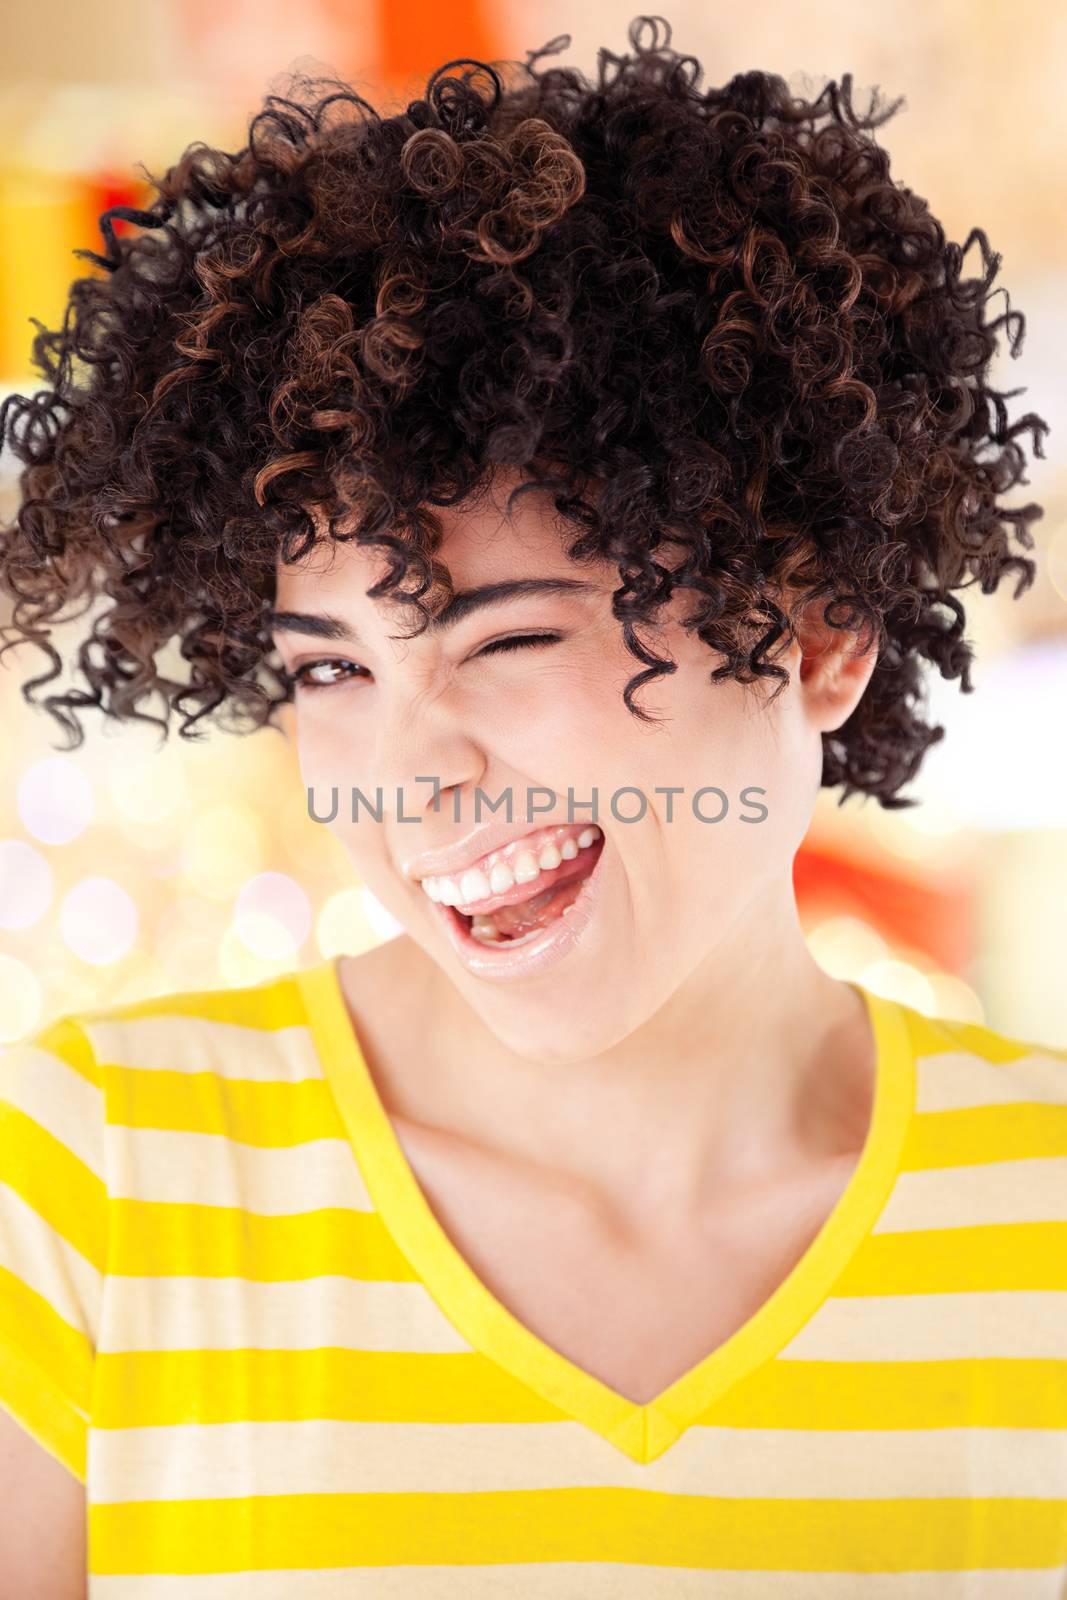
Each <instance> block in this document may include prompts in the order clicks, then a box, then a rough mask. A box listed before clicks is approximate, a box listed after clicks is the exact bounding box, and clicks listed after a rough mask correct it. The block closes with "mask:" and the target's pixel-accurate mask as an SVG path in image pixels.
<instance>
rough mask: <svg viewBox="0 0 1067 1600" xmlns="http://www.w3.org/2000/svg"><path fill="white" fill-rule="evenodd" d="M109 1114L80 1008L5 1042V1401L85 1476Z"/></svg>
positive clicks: (0, 1383) (0, 1344) (0, 1267)
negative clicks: (78, 1013)
mask: <svg viewBox="0 0 1067 1600" xmlns="http://www.w3.org/2000/svg"><path fill="white" fill-rule="evenodd" d="M105 1125H106V1114H105V1099H104V1090H103V1075H102V1073H101V1070H100V1067H99V1065H98V1063H97V1061H96V1057H95V1055H94V1053H93V1049H92V1046H91V1043H90V1041H89V1038H88V1036H87V1035H86V1033H85V1032H84V1030H83V1028H82V1027H81V1026H80V1025H79V1023H78V1022H77V1020H76V1019H74V1018H73V1017H70V1016H64V1017H60V1018H59V1019H58V1020H57V1021H55V1022H52V1023H50V1024H49V1025H48V1026H47V1027H45V1028H42V1029H41V1030H40V1031H39V1032H38V1033H36V1034H34V1035H33V1036H32V1037H30V1038H28V1039H26V1040H23V1041H21V1042H19V1043H16V1044H11V1045H8V1046H6V1047H4V1048H0V1406H2V1407H3V1408H4V1409H5V1410H6V1411H8V1412H9V1413H10V1414H11V1416H12V1417H13V1418H14V1419H15V1421H16V1422H18V1423H19V1424H20V1425H21V1426H22V1427H23V1428H24V1429H26V1431H27V1432H28V1433H29V1434H31V1435H32V1436H33V1438H34V1439H36V1440H37V1442H38V1443H39V1444H41V1445H43V1446H44V1448H45V1449H46V1450H48V1451H50V1452H51V1454H52V1455H53V1456H55V1457H56V1458H57V1459H58V1460H60V1461H62V1462H63V1464H64V1465H65V1466H66V1467H67V1468H69V1470H70V1471H71V1472H72V1473H74V1475H75V1476H76V1477H77V1478H80V1479H81V1481H82V1482H83V1483H84V1482H85V1476H86V1442H87V1437H88V1427H89V1414H90V1405H91V1393H92V1379H93V1364H94V1361H95V1353H96V1345H97V1329H98V1320H99V1314H100V1306H101V1299H102V1291H103V1285H104V1275H105V1270H106V1264H107V1233H108V1199H107V1186H106V1180H105V1166H104V1152H105V1138H104V1135H105Z"/></svg>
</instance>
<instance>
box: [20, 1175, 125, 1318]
mask: <svg viewBox="0 0 1067 1600" xmlns="http://www.w3.org/2000/svg"><path fill="white" fill-rule="evenodd" d="M0 1266H4V1267H6V1268H7V1269H8V1271H9V1272H13V1273H14V1274H15V1276H16V1278H21V1279H22V1281H23V1283H25V1284H27V1285H28V1286H29V1287H30V1288H31V1289H35V1290H36V1292H37V1293H38V1294H39V1295H43V1296H44V1298H45V1299H46V1300H47V1301H48V1302H49V1304H50V1305H51V1306H53V1307H54V1309H55V1310H56V1311H58V1313H59V1315H60V1316H61V1317H64V1318H65V1319H66V1321H67V1322H70V1323H72V1324H73V1325H74V1327H76V1328H78V1329H79V1330H80V1331H81V1332H82V1333H90V1332H91V1330H90V1329H89V1328H87V1327H86V1325H85V1324H86V1311H83V1309H82V1308H83V1307H84V1308H88V1309H89V1310H91V1311H95V1308H96V1307H97V1306H98V1305H99V1303H100V1294H101V1290H102V1288H103V1278H102V1276H101V1274H100V1273H99V1272H97V1270H96V1268H95V1267H94V1266H93V1264H92V1262H91V1261H87V1260H86V1259H85V1257H84V1256H83V1255H82V1253H81V1251H80V1250H76V1249H75V1248H74V1246H73V1245H72V1244H68V1243H67V1241H66V1239H64V1238H63V1236H62V1234H59V1233H57V1232H56V1231H55V1229H54V1228H53V1227H51V1226H50V1224H49V1223H47V1222H45V1220H44V1218H43V1217H41V1216H39V1215H38V1213H37V1212H36V1211H34V1209H33V1207H32V1206H29V1205H27V1204H26V1202H25V1200H23V1198H22V1196H21V1195H19V1194H16V1193H15V1191H14V1189H12V1188H11V1187H10V1185H9V1184H7V1183H5V1182H4V1181H3V1179H2V1178H0Z"/></svg>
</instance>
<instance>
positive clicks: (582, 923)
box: [427, 833, 607, 983]
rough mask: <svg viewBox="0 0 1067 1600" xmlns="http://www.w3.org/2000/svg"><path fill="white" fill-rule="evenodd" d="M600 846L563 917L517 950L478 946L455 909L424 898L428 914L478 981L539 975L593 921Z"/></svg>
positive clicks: (603, 846)
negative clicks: (591, 866) (594, 861)
mask: <svg viewBox="0 0 1067 1600" xmlns="http://www.w3.org/2000/svg"><path fill="white" fill-rule="evenodd" d="M601 837H602V841H603V842H602V843H601V846H600V849H599V852H598V855H597V859H596V863H595V865H594V867H593V870H592V872H591V873H590V874H589V876H588V877H587V878H585V879H584V880H583V882H582V886H581V888H580V889H579V891H578V894H577V896H576V898H575V900H574V902H573V904H572V905H571V906H570V908H569V909H568V911H567V912H566V914H565V915H561V916H559V917H556V918H555V920H554V921H553V922H552V923H550V924H549V926H548V927H547V928H545V930H544V931H543V933H541V934H540V935H539V936H538V938H536V939H531V940H530V942H529V944H523V945H520V946H519V948H518V949H517V950H513V951H512V952H510V953H509V952H508V951H507V950H505V949H494V948H493V946H492V945H488V944H479V943H478V941H477V940H476V939H473V938H471V936H470V934H469V933H467V932H466V930H465V928H464V927H463V924H462V923H461V921H460V918H459V914H458V912H456V911H455V909H454V907H452V906H446V905H442V904H441V903H440V902H439V901H436V900H429V899H427V905H428V906H429V908H430V912H431V914H432V915H433V916H434V917H435V918H436V919H437V920H438V921H440V922H441V923H442V924H443V926H444V930H445V933H446V935H447V937H448V941H449V943H450V945H451V946H452V949H453V950H454V951H455V953H456V956H457V957H458V958H459V960H460V962H461V963H462V964H463V966H464V967H465V968H466V969H467V971H468V972H470V973H473V974H474V976H475V977H477V978H488V979H490V980H491V981H493V982H498V983H507V982H516V981H518V980H520V979H523V978H531V977H535V976H540V974H541V973H544V972H547V971H549V970H550V969H551V968H552V967H555V966H558V964H559V963H560V962H561V961H563V960H564V959H565V957H566V956H568V955H569V954H570V953H571V951H572V950H573V949H574V948H575V946H576V945H577V944H578V942H579V940H580V939H581V937H582V935H583V933H584V932H585V930H586V928H587V927H588V926H589V923H590V921H591V920H592V917H593V914H594V912H595V911H596V908H597V905H598V903H599V900H600V886H601V880H602V878H603V876H604V874H603V872H602V870H601V869H602V866H603V861H604V855H605V852H606V850H607V839H606V838H604V837H603V833H602V835H601Z"/></svg>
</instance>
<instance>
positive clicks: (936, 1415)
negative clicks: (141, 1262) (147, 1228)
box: [95, 1346, 1067, 1429]
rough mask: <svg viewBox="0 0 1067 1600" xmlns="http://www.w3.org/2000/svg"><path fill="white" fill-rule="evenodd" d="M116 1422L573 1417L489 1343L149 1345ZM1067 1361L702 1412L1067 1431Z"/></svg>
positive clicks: (759, 1378) (976, 1364) (105, 1403)
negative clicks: (483, 1347) (447, 1346)
mask: <svg viewBox="0 0 1067 1600" xmlns="http://www.w3.org/2000/svg"><path fill="white" fill-rule="evenodd" d="M96 1365H97V1385H98V1388H97V1398H96V1408H97V1409H96V1413H95V1420H96V1422H97V1423H98V1424H99V1426H101V1427H105V1428H140V1427H157V1426H166V1425H168V1424H171V1423H183V1422H198V1423H199V1422H285V1421H293V1422H299V1421H314V1420H315V1419H316V1418H318V1417H331V1418H334V1419H336V1420H339V1421H353V1422H456V1423H464V1422H546V1421H553V1420H560V1419H561V1418H566V1420H570V1419H569V1415H568V1414H567V1413H565V1412H563V1411H561V1410H560V1409H559V1408H557V1407H556V1406H554V1405H553V1404H552V1403H551V1401H549V1400H547V1399H542V1398H541V1397H540V1396H539V1395H538V1394H537V1393H536V1391H535V1390H533V1389H531V1388H529V1387H528V1385H526V1384H524V1383H522V1382H521V1381H520V1380H519V1379H518V1378H515V1377H512V1376H511V1375H510V1374H509V1373H508V1372H506V1371H505V1369H504V1368H503V1367H499V1366H497V1365H496V1363H495V1362H493V1361H491V1360H490V1359H489V1358H488V1357H486V1356H483V1355H482V1354H481V1353H480V1352H478V1351H474V1352H466V1351H456V1352H449V1351H444V1352H442V1351H432V1352H423V1351H419V1352H411V1351H392V1350H387V1351H381V1350H347V1349H343V1348H340V1347H333V1346H327V1347H324V1348H318V1349H310V1350H273V1349H258V1348H257V1349H238V1350H135V1351H129V1352H106V1351H105V1352H100V1353H99V1354H98V1356H97V1363H96ZM1065 1373H1067V1366H1065V1364H1064V1363H1063V1362H1061V1361H1046V1360H1039V1359H1029V1358H1022V1357H1018V1358H1015V1359H1003V1360H1000V1359H995V1358H992V1357H988V1358H981V1359H966V1360H960V1361H848V1362H844V1361H842V1362H837V1361H788V1360H784V1359H779V1360H777V1361H773V1362H771V1363H770V1364H769V1365H768V1366H766V1367H764V1368H761V1369H759V1370H757V1372H755V1373H753V1374H751V1375H750V1376H749V1377H747V1378H744V1379H741V1380H739V1381H738V1382H737V1383H736V1384H734V1385H733V1386H731V1387H730V1388H729V1389H727V1391H726V1392H725V1393H724V1394H722V1395H720V1396H719V1398H718V1399H717V1400H715V1401H714V1402H713V1403H712V1404H711V1405H710V1406H708V1407H707V1408H706V1410H705V1411H704V1412H703V1413H702V1414H701V1418H700V1421H701V1422H703V1423H704V1424H705V1425H706V1426H712V1425H714V1426H719V1427H739V1428H744V1427H756V1428H760V1427H763V1428H810V1429H820V1428H893V1429H897V1428H952V1427H967V1426H976V1427H1007V1428H1064V1429H1067V1382H1065Z"/></svg>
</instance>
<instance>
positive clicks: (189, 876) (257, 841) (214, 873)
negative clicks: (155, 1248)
mask: <svg viewBox="0 0 1067 1600" xmlns="http://www.w3.org/2000/svg"><path fill="white" fill-rule="evenodd" d="M262 862H263V829H262V826H261V824H260V821H259V818H258V817H257V815H256V813H255V812H254V811H253V809H252V807H251V806H248V805H244V804H243V803H241V802H237V803H231V804H226V805H216V806H209V807H208V808H207V810H205V811H201V812H199V813H197V814H195V815H194V816H193V817H192V818H191V820H190V822H189V826H188V832H187V834H186V838H185V843H184V846H183V848H182V873H183V875H184V877H185V879H186V882H187V883H188V885H189V887H190V888H193V889H195V890H196V891H197V893H198V894H203V895H206V896H207V897H208V898H209V899H211V900H229V899H231V898H232V897H233V896H234V895H235V894H236V893H237V891H238V890H239V889H240V887H241V885H242V884H243V883H244V882H245V880H246V879H247V878H250V877H251V876H252V874H253V873H255V872H258V871H259V869H260V866H261V865H262Z"/></svg>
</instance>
